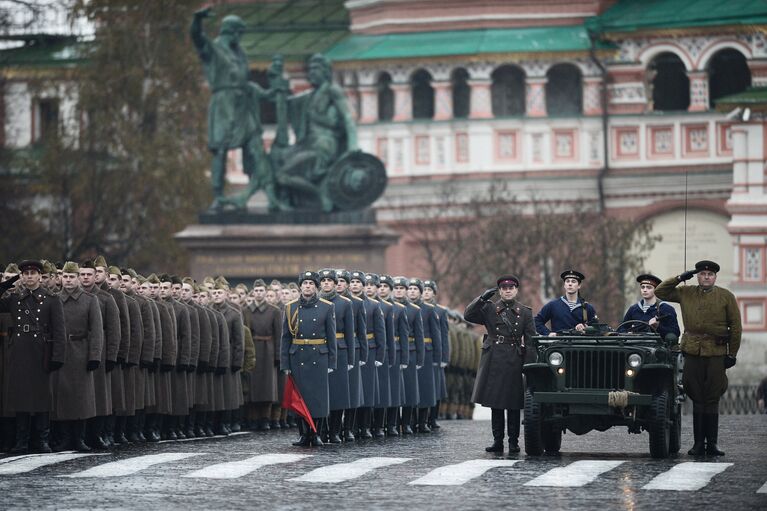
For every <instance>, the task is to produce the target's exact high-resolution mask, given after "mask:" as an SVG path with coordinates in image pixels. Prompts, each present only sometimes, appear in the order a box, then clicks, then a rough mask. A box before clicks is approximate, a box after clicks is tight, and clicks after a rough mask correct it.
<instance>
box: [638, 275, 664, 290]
mask: <svg viewBox="0 0 767 511" xmlns="http://www.w3.org/2000/svg"><path fill="white" fill-rule="evenodd" d="M637 282H639V283H640V284H650V285H651V286H652V287H658V284H660V283H661V282H663V281H662V280H661V279H660V278H659V277H656V276H655V275H653V274H652V273H643V274H641V275H640V276H638V277H637Z"/></svg>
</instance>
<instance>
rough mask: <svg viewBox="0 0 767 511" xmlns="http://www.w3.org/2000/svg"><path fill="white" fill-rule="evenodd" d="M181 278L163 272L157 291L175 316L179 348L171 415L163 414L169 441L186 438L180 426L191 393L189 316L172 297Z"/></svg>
mask: <svg viewBox="0 0 767 511" xmlns="http://www.w3.org/2000/svg"><path fill="white" fill-rule="evenodd" d="M180 282H181V280H180V279H179V278H178V277H176V276H172V275H167V274H163V275H162V276H161V277H160V291H161V292H162V293H163V301H164V302H165V304H166V306H168V308H169V309H170V310H172V311H173V317H174V319H175V329H174V330H175V333H176V341H177V346H178V349H177V351H176V360H175V363H174V365H173V367H174V370H173V371H172V372H171V376H170V379H171V410H170V416H168V417H165V421H164V422H163V427H164V430H165V432H166V434H167V435H168V438H169V439H170V440H176V439H183V438H186V437H185V436H184V435H183V433H182V431H181V429H182V425H183V423H184V421H185V420H186V416H187V415H188V414H189V408H190V407H191V406H190V399H189V398H190V396H189V386H188V384H187V371H188V367H189V363H190V360H191V357H192V324H191V320H190V317H189V309H187V307H186V305H184V304H182V303H181V302H179V301H178V300H177V299H176V298H175V297H174V295H175V296H178V292H177V291H174V289H173V287H174V285H177V284H180Z"/></svg>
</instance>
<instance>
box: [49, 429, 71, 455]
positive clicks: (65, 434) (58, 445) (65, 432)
mask: <svg viewBox="0 0 767 511" xmlns="http://www.w3.org/2000/svg"><path fill="white" fill-rule="evenodd" d="M51 433H52V434H51V437H52V440H51V450H52V451H53V452H61V451H69V450H70V449H72V425H71V421H54V422H53V423H52V424H51Z"/></svg>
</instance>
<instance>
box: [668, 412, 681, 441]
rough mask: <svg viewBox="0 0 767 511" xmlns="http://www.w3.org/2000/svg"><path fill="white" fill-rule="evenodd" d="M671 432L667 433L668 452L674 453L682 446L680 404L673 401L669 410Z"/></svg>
mask: <svg viewBox="0 0 767 511" xmlns="http://www.w3.org/2000/svg"><path fill="white" fill-rule="evenodd" d="M671 421H672V422H671V433H670V435H669V444H668V452H669V454H676V453H678V452H679V449H680V448H681V447H682V405H681V404H679V403H674V405H673V406H672V412H671Z"/></svg>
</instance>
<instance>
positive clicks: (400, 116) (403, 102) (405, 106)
mask: <svg viewBox="0 0 767 511" xmlns="http://www.w3.org/2000/svg"><path fill="white" fill-rule="evenodd" d="M410 71H411V70H396V71H394V72H392V83H391V90H392V92H393V93H394V118H393V119H392V120H393V121H395V122H403V121H409V120H411V119H412V118H413V94H412V90H411V85H410Z"/></svg>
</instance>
